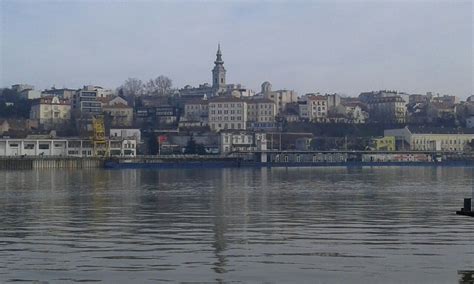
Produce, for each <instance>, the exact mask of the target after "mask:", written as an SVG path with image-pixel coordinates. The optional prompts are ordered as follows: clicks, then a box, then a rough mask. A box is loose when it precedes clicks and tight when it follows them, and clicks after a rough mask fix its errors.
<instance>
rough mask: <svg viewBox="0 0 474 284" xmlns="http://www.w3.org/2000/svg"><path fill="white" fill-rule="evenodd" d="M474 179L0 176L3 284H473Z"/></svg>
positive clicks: (361, 174)
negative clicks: (465, 206) (470, 210)
mask: <svg viewBox="0 0 474 284" xmlns="http://www.w3.org/2000/svg"><path fill="white" fill-rule="evenodd" d="M473 176H474V168H462V167H446V168H441V167H440V168H431V167H426V168H424V167H420V168H418V167H406V168H403V167H386V168H364V169H361V168H359V169H347V168H319V169H318V168H291V169H284V168H279V169H277V168H274V169H202V170H198V169H187V170H101V169H100V170H99V169H93V170H35V171H8V172H6V171H4V172H0V226H1V228H0V282H2V283H4V282H21V281H25V282H32V281H38V282H39V283H63V282H94V281H97V282H99V281H103V282H105V283H112V282H113V283H148V282H166V281H171V282H242V283H253V282H254V283H262V282H263V283H273V282H281V283H318V282H319V283H379V282H384V283H401V282H402V283H458V282H459V283H472V282H469V281H473V280H472V279H473V277H474V276H473V275H474V218H470V217H464V216H457V215H455V211H456V210H459V208H460V207H462V203H463V198H464V197H470V196H471V195H472V179H473Z"/></svg>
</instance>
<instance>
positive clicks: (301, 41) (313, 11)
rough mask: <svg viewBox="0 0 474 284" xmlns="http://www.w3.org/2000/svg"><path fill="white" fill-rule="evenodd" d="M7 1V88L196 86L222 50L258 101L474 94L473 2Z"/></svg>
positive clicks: (233, 74) (233, 77)
mask: <svg viewBox="0 0 474 284" xmlns="http://www.w3.org/2000/svg"><path fill="white" fill-rule="evenodd" d="M0 3H1V4H0V5H1V13H0V14H1V21H2V29H1V30H0V33H1V38H2V42H3V43H2V47H1V56H0V61H1V66H2V67H1V70H0V78H1V80H0V85H1V86H2V87H5V86H9V85H12V84H15V83H30V84H33V85H35V86H36V87H37V88H38V89H44V88H48V87H51V86H53V85H55V86H56V87H63V86H65V87H70V88H77V87H80V86H82V85H86V84H94V85H101V86H104V87H108V88H115V87H118V86H119V85H121V84H122V83H123V82H124V81H125V80H126V79H127V78H128V77H135V78H139V79H141V80H143V81H146V80H148V79H150V78H153V77H156V76H158V75H160V74H163V75H166V76H169V77H170V78H171V79H172V80H173V83H174V86H175V87H178V88H181V87H183V86H185V85H188V84H189V85H192V86H198V85H199V84H202V83H206V82H207V83H212V82H211V68H212V66H213V61H214V58H215V52H216V48H217V44H218V43H219V42H220V43H221V45H222V53H223V60H224V62H225V67H226V69H227V71H228V73H227V80H228V83H241V84H243V85H244V86H246V87H248V88H251V89H254V90H255V91H259V90H260V84H261V83H262V82H264V81H270V82H271V83H272V84H273V86H274V88H275V89H294V90H296V91H297V92H298V93H299V94H300V95H302V94H304V93H308V92H315V91H319V92H321V93H326V92H338V93H343V94H348V95H351V96H354V95H357V94H358V93H360V92H363V91H370V90H378V89H395V90H399V91H406V92H410V93H424V92H427V91H433V92H435V93H436V92H439V93H442V94H451V95H457V96H459V97H462V98H465V97H467V96H468V95H471V94H472V93H473V81H472V38H473V37H472V31H473V30H472V8H473V6H472V3H471V2H469V1H466V2H456V3H446V2H443V1H436V2H416V3H406V2H397V3H394V2H391V3H374V2H343V1H338V2H336V3H327V2H323V3H320V2H297V3H296V4H293V3H289V2H275V3H268V2H266V3H265V2H241V3H237V2H226V3H223V4H221V3H219V5H217V3H216V2H179V3H171V2H149V1H139V2H118V1H117V2H114V1H109V2H100V3H94V2H89V1H76V2H75V1H71V2H67V3H59V2H54V1H53V2H46V1H42V2H39V3H38V2H32V1H17V2H14V1H5V0H4V1H1V2H0ZM183 5H187V7H188V8H189V9H186V10H184V9H182V6H183ZM48 14H54V15H55V16H54V17H44V15H48ZM203 15H205V17H203ZM74 19H80V20H77V21H74ZM402 19H403V21H402ZM380 27H383V30H381V29H380Z"/></svg>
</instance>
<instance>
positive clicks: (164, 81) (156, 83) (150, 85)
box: [145, 75, 173, 96]
mask: <svg viewBox="0 0 474 284" xmlns="http://www.w3.org/2000/svg"><path fill="white" fill-rule="evenodd" d="M145 92H146V93H147V94H149V95H154V96H169V95H171V94H172V93H173V81H172V80H171V79H170V78H168V77H166V76H163V75H160V76H158V77H156V78H155V79H150V81H148V82H147V83H146V84H145Z"/></svg>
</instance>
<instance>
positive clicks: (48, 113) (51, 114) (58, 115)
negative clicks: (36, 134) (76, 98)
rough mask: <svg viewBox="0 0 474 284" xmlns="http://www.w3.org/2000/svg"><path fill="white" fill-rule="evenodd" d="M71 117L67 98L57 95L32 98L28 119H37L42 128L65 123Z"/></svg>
mask: <svg viewBox="0 0 474 284" xmlns="http://www.w3.org/2000/svg"><path fill="white" fill-rule="evenodd" d="M70 118H71V105H70V104H69V101H68V100H64V99H60V98H58V97H43V98H39V99H36V100H34V102H33V105H32V106H31V110H30V119H33V120H37V121H38V123H39V125H40V126H42V127H43V128H46V129H49V128H52V127H54V126H55V125H58V124H62V123H65V122H67V121H69V120H70Z"/></svg>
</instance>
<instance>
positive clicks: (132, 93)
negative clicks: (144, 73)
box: [120, 78, 144, 97]
mask: <svg viewBox="0 0 474 284" xmlns="http://www.w3.org/2000/svg"><path fill="white" fill-rule="evenodd" d="M120 89H121V90H122V93H123V94H124V95H125V96H127V97H139V96H141V95H142V94H143V92H144V86H143V82H142V80H140V79H136V78H128V79H127V80H125V82H124V83H123V85H122V86H120Z"/></svg>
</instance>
